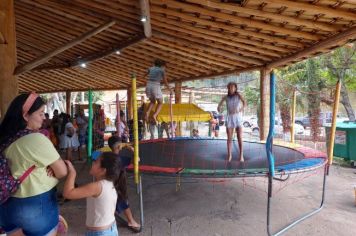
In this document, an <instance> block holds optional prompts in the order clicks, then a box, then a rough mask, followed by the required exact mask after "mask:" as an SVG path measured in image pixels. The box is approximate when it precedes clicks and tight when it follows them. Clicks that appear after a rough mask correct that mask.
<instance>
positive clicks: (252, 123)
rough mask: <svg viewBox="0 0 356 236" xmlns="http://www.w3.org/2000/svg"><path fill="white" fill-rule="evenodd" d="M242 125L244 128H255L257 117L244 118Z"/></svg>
mask: <svg viewBox="0 0 356 236" xmlns="http://www.w3.org/2000/svg"><path fill="white" fill-rule="evenodd" d="M242 125H243V126H244V127H245V128H248V127H252V126H257V116H255V115H253V116H244V118H243V122H242Z"/></svg>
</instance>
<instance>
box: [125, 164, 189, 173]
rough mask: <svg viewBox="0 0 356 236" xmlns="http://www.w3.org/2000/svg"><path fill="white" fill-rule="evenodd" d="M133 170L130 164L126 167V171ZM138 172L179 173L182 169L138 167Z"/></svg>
mask: <svg viewBox="0 0 356 236" xmlns="http://www.w3.org/2000/svg"><path fill="white" fill-rule="evenodd" d="M133 169H134V166H133V164H130V165H129V166H128V167H127V170H130V171H132V170H133ZM139 170H140V171H142V172H159V173H169V174H174V173H179V172H181V171H182V170H183V168H181V167H179V168H168V167H159V166H147V165H139Z"/></svg>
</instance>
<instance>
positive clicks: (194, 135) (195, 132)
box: [192, 129, 199, 138]
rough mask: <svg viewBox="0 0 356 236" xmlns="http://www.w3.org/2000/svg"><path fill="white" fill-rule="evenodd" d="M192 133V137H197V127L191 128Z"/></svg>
mask: <svg viewBox="0 0 356 236" xmlns="http://www.w3.org/2000/svg"><path fill="white" fill-rule="evenodd" d="M192 133H193V135H192V137H193V138H199V130H198V129H193V131H192Z"/></svg>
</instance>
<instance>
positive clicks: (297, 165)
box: [276, 158, 326, 171]
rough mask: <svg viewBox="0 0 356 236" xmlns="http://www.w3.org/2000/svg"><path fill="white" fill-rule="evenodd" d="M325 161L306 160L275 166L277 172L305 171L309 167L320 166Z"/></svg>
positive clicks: (316, 159)
mask: <svg viewBox="0 0 356 236" xmlns="http://www.w3.org/2000/svg"><path fill="white" fill-rule="evenodd" d="M325 161H326V160H325V159H324V158H308V159H303V160H300V161H297V162H294V163H291V164H287V165H282V166H276V169H277V170H278V171H291V170H300V169H307V168H310V167H315V166H320V165H322V164H323V163H324V162H325Z"/></svg>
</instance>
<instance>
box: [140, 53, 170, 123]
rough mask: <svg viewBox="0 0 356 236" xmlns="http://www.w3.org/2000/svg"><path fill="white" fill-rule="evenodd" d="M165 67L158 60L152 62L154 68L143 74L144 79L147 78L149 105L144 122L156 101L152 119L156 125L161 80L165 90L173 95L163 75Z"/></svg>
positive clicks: (159, 105)
mask: <svg viewBox="0 0 356 236" xmlns="http://www.w3.org/2000/svg"><path fill="white" fill-rule="evenodd" d="M165 65H166V62H165V61H162V60H160V59H156V60H155V61H154V66H152V67H150V68H149V69H148V72H147V73H146V74H145V76H144V78H146V77H147V76H148V80H147V85H146V95H147V97H148V98H149V99H150V105H149V107H148V109H147V112H146V116H145V119H146V121H148V120H149V116H150V113H151V110H152V109H153V107H154V105H155V104H156V101H157V103H158V105H157V108H156V111H155V112H154V114H153V116H152V118H153V120H154V122H156V123H157V116H158V114H159V112H160V111H161V108H162V102H163V97H162V91H161V81H162V80H163V82H164V84H165V85H166V87H167V89H168V90H169V92H170V94H172V93H173V90H172V89H171V88H170V87H169V84H168V81H167V78H166V75H165V71H164V69H165Z"/></svg>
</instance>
